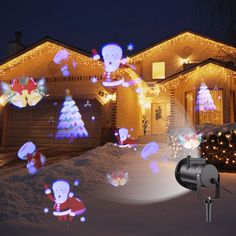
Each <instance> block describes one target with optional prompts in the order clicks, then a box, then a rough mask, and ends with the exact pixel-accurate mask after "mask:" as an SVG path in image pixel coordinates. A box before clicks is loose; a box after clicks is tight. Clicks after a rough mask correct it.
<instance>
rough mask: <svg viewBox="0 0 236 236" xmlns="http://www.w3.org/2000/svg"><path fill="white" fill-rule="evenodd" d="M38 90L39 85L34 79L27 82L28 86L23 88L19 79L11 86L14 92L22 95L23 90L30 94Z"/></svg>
mask: <svg viewBox="0 0 236 236" xmlns="http://www.w3.org/2000/svg"><path fill="white" fill-rule="evenodd" d="M36 88H37V84H36V83H35V82H34V80H33V79H32V78H30V79H29V80H28V81H27V84H26V85H25V86H23V85H22V84H21V83H20V81H19V79H14V81H13V84H12V86H11V89H12V91H14V92H17V93H20V94H21V93H22V91H23V90H27V91H28V93H29V94H30V93H31V92H32V91H34V90H35V89H36Z"/></svg>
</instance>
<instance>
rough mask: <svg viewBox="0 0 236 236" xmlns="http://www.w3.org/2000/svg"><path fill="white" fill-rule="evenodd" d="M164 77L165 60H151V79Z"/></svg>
mask: <svg viewBox="0 0 236 236" xmlns="http://www.w3.org/2000/svg"><path fill="white" fill-rule="evenodd" d="M164 78H165V62H164V61H163V62H153V63H152V79H164Z"/></svg>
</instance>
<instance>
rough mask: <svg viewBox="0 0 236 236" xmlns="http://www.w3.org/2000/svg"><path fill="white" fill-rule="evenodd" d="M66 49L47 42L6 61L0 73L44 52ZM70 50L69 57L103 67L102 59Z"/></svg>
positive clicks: (95, 66)
mask: <svg viewBox="0 0 236 236" xmlns="http://www.w3.org/2000/svg"><path fill="white" fill-rule="evenodd" d="M62 49H64V48H63V47H62V46H59V45H57V44H55V43H51V42H45V43H43V44H41V45H39V46H37V47H35V48H33V49H31V50H30V51H28V52H25V53H24V54H22V55H20V56H18V57H16V58H14V59H12V60H10V61H9V62H6V63H4V64H3V65H1V66H0V75H4V74H5V73H6V71H7V70H11V69H12V68H13V67H15V66H17V65H18V64H23V63H25V62H26V61H28V60H30V59H33V58H35V57H38V56H40V55H42V54H43V53H50V54H52V55H55V54H56V53H57V52H58V51H60V50H62ZM66 50H67V51H68V52H69V57H70V56H71V58H73V60H74V61H75V62H76V63H78V64H82V65H85V66H89V67H90V68H92V69H97V68H101V69H102V68H103V63H102V62H101V61H94V60H93V59H92V58H90V57H88V56H85V55H83V54H80V53H77V52H74V51H72V50H69V49H66Z"/></svg>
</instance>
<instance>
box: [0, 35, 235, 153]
mask: <svg viewBox="0 0 236 236" xmlns="http://www.w3.org/2000/svg"><path fill="white" fill-rule="evenodd" d="M65 50H66V52H67V54H68V55H67V56H66V57H65V56H64V59H63V60H61V61H58V60H56V61H55V56H58V55H59V54H60V53H62V54H63V52H65ZM62 58H63V56H62ZM235 62H236V47H235V46H233V45H229V44H227V43H223V42H220V41H217V40H215V39H211V38H208V37H206V36H203V35H199V34H196V33H193V32H190V31H184V32H181V33H179V34H177V35H174V36H173V37H170V38H168V39H166V40H164V41H161V42H159V43H157V44H154V45H152V46H151V47H149V48H146V49H144V50H142V51H140V52H138V53H136V54H134V55H132V56H131V57H130V58H129V63H130V64H133V65H134V66H135V68H136V70H133V69H131V68H129V67H123V68H120V69H118V70H117V71H116V72H115V73H114V75H113V78H114V79H116V78H117V79H119V78H125V81H135V83H134V84H135V85H134V86H129V87H127V86H118V87H104V86H102V83H101V82H102V81H103V80H104V79H105V78H104V66H103V63H102V61H94V60H92V58H91V55H90V54H89V53H87V52H85V51H83V50H81V49H79V48H76V47H74V46H71V45H68V44H66V43H63V42H60V41H58V40H55V39H52V38H49V37H47V38H45V39H43V40H40V41H39V42H37V43H35V44H33V45H32V46H30V47H27V48H24V49H22V50H21V51H19V52H17V53H15V54H14V55H11V56H10V57H8V58H7V59H5V60H3V61H2V62H0V81H4V82H8V83H10V82H12V80H13V79H14V78H21V77H26V76H29V77H32V78H34V79H35V80H36V81H37V80H38V79H40V78H41V77H44V78H45V81H46V87H47V90H48V93H49V95H50V96H48V97H44V98H43V100H42V101H40V102H39V103H38V104H37V105H36V106H33V107H29V106H28V107H25V108H21V109H19V108H17V107H15V106H13V105H12V104H7V105H6V106H4V107H2V109H1V112H0V121H2V122H1V123H0V124H1V125H0V128H1V130H2V145H3V146H20V145H22V144H23V143H24V142H25V141H27V140H32V141H34V142H35V143H37V145H39V146H58V145H60V146H76V147H86V148H90V147H95V146H98V145H100V144H102V143H105V142H107V141H109V140H110V136H111V135H112V132H113V131H112V130H113V129H115V128H117V127H126V128H128V129H129V130H130V134H131V136H133V137H135V138H137V137H139V136H141V135H142V134H143V130H142V119H143V116H145V117H146V118H147V120H148V130H147V131H148V132H147V134H150V135H159V136H161V135H163V136H165V135H166V133H167V132H168V130H169V129H171V128H174V127H191V126H194V125H197V124H203V123H213V124H225V123H229V122H235V121H236V67H235ZM94 77H96V78H97V80H98V82H96V83H93V82H92V81H91V80H92V78H94ZM139 78H142V80H140V79H139ZM202 83H205V84H206V86H207V87H208V89H209V92H210V94H211V97H212V99H213V102H214V105H215V106H216V109H215V110H213V111H199V110H197V109H196V108H197V107H196V100H197V97H198V92H199V88H200V86H201V84H202ZM66 89H70V91H71V94H72V96H73V99H74V100H75V101H76V104H77V105H78V107H79V111H80V113H81V115H82V119H83V121H84V123H85V127H86V129H87V130H88V133H89V136H88V138H83V139H81V138H78V139H76V140H74V142H73V143H71V142H69V141H68V140H57V139H56V138H55V133H56V130H57V124H58V118H59V114H60V109H61V107H62V103H63V101H64V98H65V90H66ZM137 91H138V92H137ZM88 100H89V102H90V103H91V107H88V106H84V105H85V104H86V103H87V101H88ZM91 117H94V119H91Z"/></svg>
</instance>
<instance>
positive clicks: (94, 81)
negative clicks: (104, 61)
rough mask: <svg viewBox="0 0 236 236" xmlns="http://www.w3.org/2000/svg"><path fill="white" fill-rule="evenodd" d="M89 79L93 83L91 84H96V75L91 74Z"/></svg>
mask: <svg viewBox="0 0 236 236" xmlns="http://www.w3.org/2000/svg"><path fill="white" fill-rule="evenodd" d="M90 81H91V82H92V83H93V84H96V83H97V82H98V79H97V77H95V76H93V77H92V78H91V79H90Z"/></svg>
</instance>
